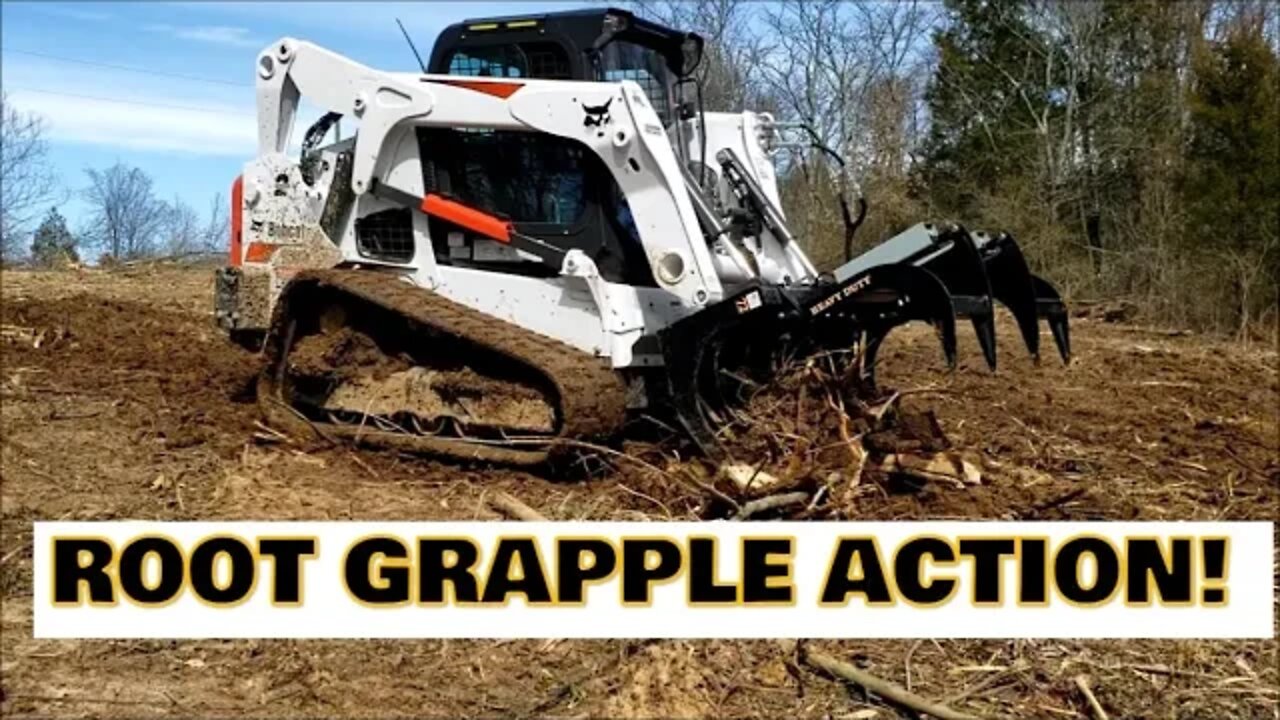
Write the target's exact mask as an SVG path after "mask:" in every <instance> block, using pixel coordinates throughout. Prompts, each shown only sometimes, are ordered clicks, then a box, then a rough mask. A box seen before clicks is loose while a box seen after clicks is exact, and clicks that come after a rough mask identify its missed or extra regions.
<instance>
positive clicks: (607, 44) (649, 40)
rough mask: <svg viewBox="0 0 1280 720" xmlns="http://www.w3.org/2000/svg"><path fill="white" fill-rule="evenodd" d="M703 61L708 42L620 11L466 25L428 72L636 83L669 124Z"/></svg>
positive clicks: (442, 43) (434, 56)
mask: <svg viewBox="0 0 1280 720" xmlns="http://www.w3.org/2000/svg"><path fill="white" fill-rule="evenodd" d="M701 58H702V38H701V37H699V36H698V35H696V34H694V33H686V32H680V31H677V30H672V29H671V28H668V27H664V26H662V25H659V24H657V23H654V22H650V21H648V20H645V19H643V18H638V17H636V16H635V15H633V14H631V13H629V12H627V11H625V10H618V9H614V8H601V9H587V10H571V11H567V12H559V13H544V14H541V15H520V16H512V17H501V18H486V19H483V20H465V21H463V22H460V23H456V24H454V25H450V26H449V27H447V28H445V29H444V31H443V32H441V33H440V36H439V37H438V38H436V44H435V47H434V48H432V51H431V63H430V67H429V68H428V70H429V71H430V72H432V73H440V74H445V75H471V76H478V77H507V78H535V79H542V80H588V81H598V82H618V81H621V80H632V81H634V82H636V83H637V84H639V85H640V87H642V88H644V90H645V93H646V94H647V95H648V96H649V101H650V103H651V104H652V105H653V107H654V109H655V110H656V111H657V112H658V115H659V116H660V117H661V118H662V120H663V122H664V123H670V121H671V120H672V119H673V118H674V117H675V110H676V107H675V99H674V86H675V83H676V81H677V80H678V79H680V78H683V77H686V76H688V75H689V74H690V73H692V72H693V70H694V68H695V67H697V65H698V62H699V61H700V60H701Z"/></svg>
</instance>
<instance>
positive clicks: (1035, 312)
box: [834, 223, 1071, 370]
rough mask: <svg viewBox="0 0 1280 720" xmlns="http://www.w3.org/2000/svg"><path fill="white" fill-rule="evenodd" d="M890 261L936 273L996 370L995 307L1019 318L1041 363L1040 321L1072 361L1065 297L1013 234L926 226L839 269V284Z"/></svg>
mask: <svg viewBox="0 0 1280 720" xmlns="http://www.w3.org/2000/svg"><path fill="white" fill-rule="evenodd" d="M886 263H909V264H912V265H915V266H917V267H921V268H924V269H926V270H928V271H929V272H931V273H933V274H934V275H935V276H937V278H938V279H939V280H940V281H941V282H942V284H943V285H944V286H945V287H946V288H947V291H948V292H950V293H951V295H952V298H953V302H954V304H955V309H956V314H957V315H959V316H961V317H967V318H969V320H970V322H971V323H972V324H973V329H974V332H975V334H976V335H977V338H978V344H979V346H980V347H981V348H982V355H983V357H984V358H985V359H986V361H987V365H988V366H989V367H991V369H993V370H994V369H995V367H996V337H995V322H994V316H993V307H994V303H996V302H999V303H1000V304H1001V305H1004V306H1005V307H1006V308H1008V309H1009V311H1010V312H1011V313H1012V314H1013V317H1014V319H1015V321H1016V322H1017V324H1018V330H1019V334H1020V335H1021V336H1022V341H1023V343H1024V344H1025V345H1026V346H1027V352H1029V353H1030V354H1031V356H1032V357H1033V358H1035V359H1036V360H1037V361H1038V360H1039V359H1040V332H1039V328H1038V322H1039V319H1040V318H1043V319H1044V320H1045V321H1046V323H1047V324H1048V326H1049V330H1050V332H1051V333H1052V334H1053V339H1054V343H1055V344H1056V345H1057V347H1058V353H1059V355H1061V356H1062V359H1063V362H1068V361H1069V360H1070V358H1071V342H1070V337H1071V336H1070V332H1069V330H1068V327H1067V312H1066V306H1065V305H1064V304H1063V302H1062V296H1061V295H1059V294H1058V291H1057V290H1055V289H1054V288H1053V286H1052V285H1050V284H1049V283H1048V282H1046V281H1045V280H1044V279H1042V278H1040V277H1038V276H1036V275H1033V274H1032V273H1031V271H1030V270H1029V269H1028V267H1027V261H1026V258H1025V257H1024V256H1023V254H1022V250H1021V248H1019V247H1018V243H1017V242H1016V241H1014V239H1013V237H1012V236H1011V235H1009V234H1008V233H1000V234H997V235H989V234H987V233H983V232H975V233H972V234H971V233H970V232H969V231H967V230H966V229H965V228H963V227H961V226H959V225H946V226H939V225H934V224H931V223H920V224H917V225H914V226H912V227H910V228H908V229H907V230H906V231H904V232H902V233H900V234H898V235H896V236H894V237H892V238H890V239H889V240H887V241H885V242H884V243H881V244H880V245H877V246H876V247H874V248H872V249H871V250H869V251H867V252H866V253H864V254H862V255H860V256H859V257H857V258H854V259H853V260H852V261H850V262H848V263H846V264H844V265H842V266H841V267H839V268H837V269H836V270H835V272H834V275H835V278H836V280H841V279H842V278H847V277H851V276H853V275H854V274H857V273H859V272H863V271H865V270H866V269H868V268H870V267H874V266H876V265H880V264H886Z"/></svg>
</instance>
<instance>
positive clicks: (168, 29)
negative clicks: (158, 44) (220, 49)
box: [142, 23, 267, 48]
mask: <svg viewBox="0 0 1280 720" xmlns="http://www.w3.org/2000/svg"><path fill="white" fill-rule="evenodd" d="M142 29H143V30H146V31H147V32H153V33H163V34H166V35H172V36H174V37H176V38H178V39H180V40H193V41H195V42H204V43H213V44H215V45H230V46H232V47H252V48H260V47H263V46H265V45H266V44H267V43H266V41H265V40H262V39H260V38H258V37H255V36H254V35H252V34H250V31H249V29H248V28H243V27H236V26H232V25H181V26H179V25H167V24H164V23H158V24H152V25H145V26H143V28H142Z"/></svg>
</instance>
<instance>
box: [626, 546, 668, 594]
mask: <svg viewBox="0 0 1280 720" xmlns="http://www.w3.org/2000/svg"><path fill="white" fill-rule="evenodd" d="M650 553H656V554H657V556H658V562H657V564H656V565H654V566H653V567H648V565H647V563H648V560H649V554H650ZM682 564H683V558H682V557H681V553H680V546H678V545H676V544H675V543H673V542H671V541H670V540H662V539H648V538H628V539H623V541H622V602H624V603H648V602H650V601H651V600H652V597H651V593H652V590H653V584H654V583H659V582H662V581H664V580H670V579H671V578H673V577H675V576H676V575H677V574H679V572H680V568H681V566H682Z"/></svg>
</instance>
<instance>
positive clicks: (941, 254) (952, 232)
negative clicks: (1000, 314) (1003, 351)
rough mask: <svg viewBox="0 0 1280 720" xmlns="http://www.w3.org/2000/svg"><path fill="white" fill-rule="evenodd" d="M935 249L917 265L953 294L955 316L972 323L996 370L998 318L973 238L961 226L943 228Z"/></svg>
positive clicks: (989, 360)
mask: <svg viewBox="0 0 1280 720" xmlns="http://www.w3.org/2000/svg"><path fill="white" fill-rule="evenodd" d="M934 247H935V250H934V251H933V252H932V253H930V254H929V255H926V256H925V257H923V258H920V259H919V260H918V261H917V263H918V264H920V265H921V266H922V267H924V268H926V269H928V270H929V271H930V272H932V273H933V274H934V275H936V276H937V277H938V279H939V280H941V281H942V284H943V285H944V286H946V289H947V291H948V292H949V293H951V297H952V301H953V302H954V304H955V311H956V314H957V315H959V316H961V317H967V318H969V319H970V321H971V322H972V323H973V330H974V333H975V334H976V335H977V338H978V345H979V346H980V347H981V348H982V356H983V358H984V359H985V360H986V361H987V366H988V367H989V368H991V369H992V370H995V369H996V332H995V315H994V313H993V311H992V308H991V302H992V301H991V282H990V281H989V280H988V279H987V269H986V265H985V263H983V262H982V256H981V255H980V254H979V253H978V248H977V246H976V245H975V244H974V241H973V236H972V235H970V234H969V232H968V231H967V230H965V229H964V228H963V227H961V226H959V225H950V226H947V227H945V228H942V229H941V230H940V231H939V232H938V234H937V238H936V240H935V243H934Z"/></svg>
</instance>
